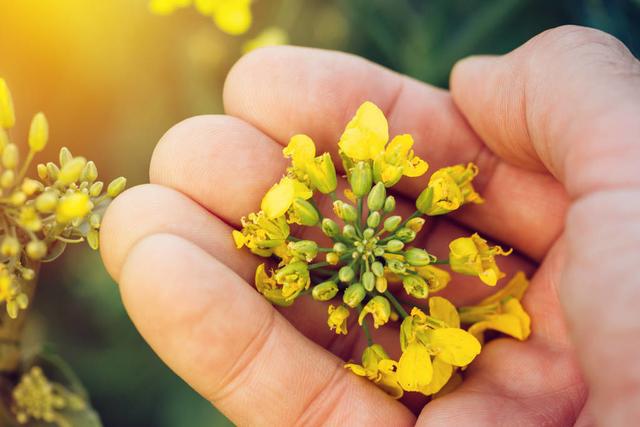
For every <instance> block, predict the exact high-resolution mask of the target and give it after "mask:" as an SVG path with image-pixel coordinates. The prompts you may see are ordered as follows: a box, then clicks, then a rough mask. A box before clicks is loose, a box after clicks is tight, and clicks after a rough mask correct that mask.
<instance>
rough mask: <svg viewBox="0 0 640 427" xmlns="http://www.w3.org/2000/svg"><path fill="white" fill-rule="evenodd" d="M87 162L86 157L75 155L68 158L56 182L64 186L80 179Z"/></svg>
mask: <svg viewBox="0 0 640 427" xmlns="http://www.w3.org/2000/svg"><path fill="white" fill-rule="evenodd" d="M86 163H87V161H86V160H85V158H84V157H74V158H72V159H69V160H67V161H66V162H65V163H64V165H63V166H62V169H60V174H59V175H58V179H57V181H56V183H57V184H59V185H63V186H64V185H69V184H71V183H72V182H76V181H77V180H79V179H80V175H81V174H82V170H83V169H84V166H85V164H86Z"/></svg>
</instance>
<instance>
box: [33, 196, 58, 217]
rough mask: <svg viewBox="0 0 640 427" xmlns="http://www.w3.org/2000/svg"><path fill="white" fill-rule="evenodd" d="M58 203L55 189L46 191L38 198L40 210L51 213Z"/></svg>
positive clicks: (37, 203)
mask: <svg viewBox="0 0 640 427" xmlns="http://www.w3.org/2000/svg"><path fill="white" fill-rule="evenodd" d="M57 204H58V196H57V195H56V194H55V193H54V192H53V191H46V192H44V193H42V194H41V195H39V196H38V197H37V198H36V209H37V210H38V212H42V213H51V212H53V211H54V210H55V208H56V205H57Z"/></svg>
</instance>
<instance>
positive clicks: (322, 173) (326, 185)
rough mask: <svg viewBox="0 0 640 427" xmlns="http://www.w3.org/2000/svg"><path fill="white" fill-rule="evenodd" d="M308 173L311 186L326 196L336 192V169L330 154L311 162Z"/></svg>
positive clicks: (307, 169)
mask: <svg viewBox="0 0 640 427" xmlns="http://www.w3.org/2000/svg"><path fill="white" fill-rule="evenodd" d="M306 172H307V175H308V177H309V181H310V182H311V185H313V186H314V187H315V188H316V189H317V190H318V191H320V192H321V193H324V194H329V193H331V192H333V191H335V190H336V186H337V179H336V168H335V167H334V165H333V160H331V155H330V154H329V153H324V154H323V155H321V156H319V157H317V158H315V159H313V160H311V161H309V162H308V163H307V164H306Z"/></svg>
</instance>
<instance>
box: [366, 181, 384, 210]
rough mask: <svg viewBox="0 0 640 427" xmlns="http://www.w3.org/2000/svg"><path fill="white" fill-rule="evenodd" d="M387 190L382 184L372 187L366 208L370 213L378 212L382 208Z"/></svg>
mask: <svg viewBox="0 0 640 427" xmlns="http://www.w3.org/2000/svg"><path fill="white" fill-rule="evenodd" d="M386 195H387V190H386V188H385V187H384V184H383V183H382V182H379V183H377V184H376V185H374V186H373V188H372V189H371V191H370V192H369V196H368V197H367V207H368V208H369V210H370V211H379V210H380V209H382V207H383V206H384V202H385V197H386Z"/></svg>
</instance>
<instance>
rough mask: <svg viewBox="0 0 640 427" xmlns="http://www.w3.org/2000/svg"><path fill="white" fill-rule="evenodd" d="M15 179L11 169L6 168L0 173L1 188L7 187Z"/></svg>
mask: <svg viewBox="0 0 640 427" xmlns="http://www.w3.org/2000/svg"><path fill="white" fill-rule="evenodd" d="M15 179H16V174H15V173H14V172H13V171H12V170H6V171H4V172H2V175H0V186H2V188H9V187H11V186H12V185H13V182H14V181H15Z"/></svg>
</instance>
